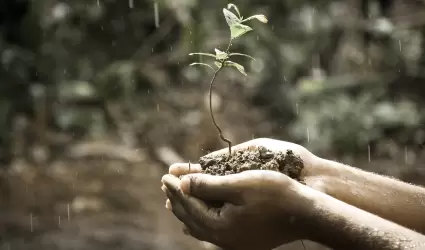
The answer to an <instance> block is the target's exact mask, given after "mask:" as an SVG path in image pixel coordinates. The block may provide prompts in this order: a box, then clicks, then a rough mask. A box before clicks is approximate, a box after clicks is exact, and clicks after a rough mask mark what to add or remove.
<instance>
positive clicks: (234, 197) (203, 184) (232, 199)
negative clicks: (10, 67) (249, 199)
mask: <svg viewBox="0 0 425 250" xmlns="http://www.w3.org/2000/svg"><path fill="white" fill-rule="evenodd" d="M242 181H243V180H241V178H240V176H239V174H233V175H225V176H214V175H209V174H189V175H186V176H184V177H183V178H182V179H181V181H180V189H181V190H182V191H183V192H184V193H186V194H188V195H191V196H194V197H197V198H199V199H201V200H208V201H223V202H229V203H233V204H237V203H241V200H242V195H241V194H242V190H241V185H240V184H241V182H242Z"/></svg>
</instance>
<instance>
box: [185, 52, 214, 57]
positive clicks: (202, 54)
mask: <svg viewBox="0 0 425 250" xmlns="http://www.w3.org/2000/svg"><path fill="white" fill-rule="evenodd" d="M194 55H201V56H210V57H214V58H215V55H214V54H211V53H202V52H196V53H190V54H189V56H194Z"/></svg>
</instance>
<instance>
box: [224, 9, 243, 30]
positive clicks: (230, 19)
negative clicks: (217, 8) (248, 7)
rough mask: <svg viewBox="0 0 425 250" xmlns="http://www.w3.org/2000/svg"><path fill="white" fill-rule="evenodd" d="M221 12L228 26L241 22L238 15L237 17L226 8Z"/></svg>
mask: <svg viewBox="0 0 425 250" xmlns="http://www.w3.org/2000/svg"><path fill="white" fill-rule="evenodd" d="M223 14H224V18H226V22H227V25H229V27H230V28H231V27H232V26H234V25H236V24H239V23H240V22H241V19H239V17H237V16H236V15H235V14H233V13H232V12H230V11H228V10H226V9H223Z"/></svg>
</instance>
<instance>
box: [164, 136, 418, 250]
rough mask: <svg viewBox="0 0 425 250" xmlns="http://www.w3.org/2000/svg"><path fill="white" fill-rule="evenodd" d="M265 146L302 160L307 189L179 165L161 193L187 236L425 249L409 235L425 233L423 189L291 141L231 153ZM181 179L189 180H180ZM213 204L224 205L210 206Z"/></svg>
mask: <svg viewBox="0 0 425 250" xmlns="http://www.w3.org/2000/svg"><path fill="white" fill-rule="evenodd" d="M260 145H261V146H265V147H267V148H269V149H271V150H274V151H286V150H287V149H290V150H292V151H294V153H295V154H296V155H299V156H300V157H301V158H302V159H303V161H304V164H305V168H304V170H303V172H302V174H301V179H302V180H303V182H305V184H306V185H303V184H300V183H298V182H296V181H294V180H292V179H290V178H288V177H287V176H285V175H283V174H280V173H277V172H272V171H259V170H258V171H257V170H256V171H246V172H243V173H240V174H236V175H229V176H210V175H203V174H195V173H199V172H200V166H199V165H194V164H192V165H191V168H190V171H191V173H188V171H189V168H188V164H174V165H172V166H171V167H170V171H169V172H170V174H169V175H165V176H164V177H163V180H162V181H163V183H164V186H163V188H162V189H163V190H164V192H166V194H167V197H168V200H167V203H166V207H167V208H168V209H170V210H171V211H172V212H173V213H174V214H175V215H176V217H177V218H178V219H179V220H180V221H182V222H183V223H184V224H185V225H186V227H187V229H186V233H188V234H190V235H192V236H194V237H196V238H198V239H200V240H204V241H209V242H211V243H214V244H216V245H218V246H220V247H223V248H225V249H272V248H274V247H276V246H279V245H282V244H285V243H288V242H291V241H294V240H299V239H310V240H313V241H316V242H319V243H322V244H324V245H327V246H329V247H332V248H335V249H366V250H367V249H402V248H403V249H420V248H423V247H424V246H425V245H424V243H425V237H424V236H423V235H421V234H419V233H417V232H414V231H413V230H410V229H416V230H417V231H419V232H423V231H421V230H423V228H422V227H423V226H422V225H423V224H425V223H424V221H423V220H424V218H421V215H422V213H423V211H425V207H424V203H423V200H422V197H423V194H424V193H425V192H424V190H423V188H420V187H416V186H413V185H409V184H406V183H403V182H401V181H398V180H394V179H391V178H388V177H383V176H379V175H376V174H373V173H368V172H365V171H362V170H359V169H355V168H352V167H348V166H345V165H342V164H339V163H336V162H332V161H328V160H325V159H321V158H319V157H317V156H315V155H313V154H312V153H311V152H309V151H308V150H307V149H305V148H304V147H302V146H300V145H296V144H292V143H288V142H283V141H278V140H272V139H256V140H252V141H249V142H246V143H243V144H240V145H237V146H235V147H234V148H233V150H235V149H239V150H240V149H247V148H249V147H257V146H260ZM227 152H228V151H227V149H223V150H220V151H217V152H214V153H212V154H223V153H227ZM180 175H185V176H184V177H183V178H182V179H181V180H180V179H179V178H177V176H180ZM365 183H367V185H365ZM360 194H361V195H360ZM332 196H333V197H332ZM383 196H384V198H383ZM211 200H214V201H220V202H223V203H224V206H222V207H219V208H216V207H211V205H210V204H211V203H210V202H208V201H211ZM418 200H419V201H418ZM382 206H384V207H383V208H382ZM374 214H376V215H379V216H381V217H382V218H381V217H378V216H376V215H374ZM422 217H424V216H422ZM246 218H249V220H248V219H246ZM383 218H385V219H383ZM391 221H393V222H391ZM394 222H397V223H398V224H396V223H394ZM403 226H405V227H403ZM409 228H410V229H409Z"/></svg>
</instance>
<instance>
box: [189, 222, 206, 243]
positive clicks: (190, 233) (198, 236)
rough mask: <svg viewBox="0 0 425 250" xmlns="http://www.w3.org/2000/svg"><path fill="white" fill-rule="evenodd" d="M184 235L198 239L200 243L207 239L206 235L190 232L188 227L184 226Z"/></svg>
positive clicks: (194, 231)
mask: <svg viewBox="0 0 425 250" xmlns="http://www.w3.org/2000/svg"><path fill="white" fill-rule="evenodd" d="M183 233H184V234H185V235H187V236H192V237H193V238H195V239H198V240H200V241H206V240H207V238H206V237H205V236H206V234H205V233H199V232H198V231H196V230H190V229H189V228H188V227H187V226H186V225H184V226H183Z"/></svg>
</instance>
